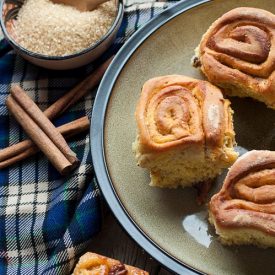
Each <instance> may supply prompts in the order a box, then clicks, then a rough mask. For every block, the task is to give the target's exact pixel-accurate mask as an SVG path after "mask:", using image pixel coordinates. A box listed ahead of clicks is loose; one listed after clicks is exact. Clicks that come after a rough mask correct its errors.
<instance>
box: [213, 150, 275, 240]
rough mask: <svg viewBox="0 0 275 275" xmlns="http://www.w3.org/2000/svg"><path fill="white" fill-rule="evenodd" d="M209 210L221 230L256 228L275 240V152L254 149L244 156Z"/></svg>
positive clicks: (228, 176) (230, 171) (229, 174)
mask: <svg viewBox="0 0 275 275" xmlns="http://www.w3.org/2000/svg"><path fill="white" fill-rule="evenodd" d="M209 210H210V213H211V217H212V220H214V223H215V224H216V225H217V226H218V227H219V228H224V229H227V228H228V229H229V228H231V229H234V228H236V229H240V228H247V229H255V230H259V231H261V232H264V233H266V234H267V235H269V236H274V237H275V152H272V151H255V150H254V151H251V152H248V153H246V154H245V155H243V156H242V157H240V158H239V159H238V160H237V161H236V162H235V163H234V164H233V166H232V167H231V168H230V170H229V172H228V175H227V177H226V179H225V181H224V184H223V187H222V189H221V190H220V192H219V193H218V194H216V195H214V196H213V197H212V198H211V201H210V205H209Z"/></svg>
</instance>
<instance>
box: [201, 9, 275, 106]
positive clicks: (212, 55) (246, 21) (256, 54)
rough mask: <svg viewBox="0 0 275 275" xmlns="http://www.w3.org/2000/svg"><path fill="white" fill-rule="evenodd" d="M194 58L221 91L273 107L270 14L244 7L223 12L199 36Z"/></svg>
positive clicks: (273, 23)
mask: <svg viewBox="0 0 275 275" xmlns="http://www.w3.org/2000/svg"><path fill="white" fill-rule="evenodd" d="M198 58H199V64H200V65H201V70H202V71H203V73H204V74H205V75H206V76H207V78H208V80H209V81H210V82H212V83H214V84H216V85H219V86H221V87H223V88H224V89H225V92H228V93H229V94H231V95H239V96H251V97H254V98H255V99H257V100H260V101H263V102H265V103H266V104H267V105H268V106H269V107H271V108H275V89H274V88H275V73H274V70H275V15H274V14H272V13H270V12H268V11H265V10H261V9H257V8H248V7H241V8H236V9H233V10H231V11H229V12H227V13H226V14H224V15H223V16H222V17H220V18H219V19H217V20H216V21H215V22H214V23H213V24H212V25H211V26H210V28H209V29H208V31H207V32H206V33H205V34H204V35H203V37H202V40H201V42H200V45H199V48H198ZM241 91H243V93H242V92H241ZM238 93H239V94H238Z"/></svg>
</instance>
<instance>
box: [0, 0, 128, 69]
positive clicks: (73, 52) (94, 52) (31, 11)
mask: <svg viewBox="0 0 275 275" xmlns="http://www.w3.org/2000/svg"><path fill="white" fill-rule="evenodd" d="M123 12H124V8H123V1H122V0H109V1H107V2H105V3H103V4H100V5H99V6H98V7H97V8H96V9H94V10H92V11H80V10H78V9H76V8H75V7H72V6H69V5H63V4H56V3H53V2H52V1H50V0H25V1H24V0H20V1H19V0H4V1H1V15H0V24H1V28H2V31H3V34H4V36H5V38H6V39H7V41H8V42H9V43H10V44H11V46H12V47H13V48H14V50H15V51H16V52H17V53H18V54H20V55H21V56H22V57H23V58H25V59H26V60H28V61H30V62H32V63H34V64H35V65H38V66H41V67H44V68H48V69H53V70H68V69H74V68H77V67H81V66H83V65H86V64H88V63H90V62H92V61H94V60H95V59H97V58H98V57H99V56H100V55H102V54H103V53H104V52H105V51H106V50H107V49H108V48H109V47H110V45H111V44H112V43H113V41H114V39H115V37H116V35H117V32H118V29H119V27H120V25H121V22H122V18H123Z"/></svg>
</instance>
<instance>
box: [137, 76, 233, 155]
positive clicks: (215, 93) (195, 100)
mask: <svg viewBox="0 0 275 275" xmlns="http://www.w3.org/2000/svg"><path fill="white" fill-rule="evenodd" d="M229 104H230V103H229V102H228V101H226V100H224V99H223V95H222V93H221V91H220V90H219V89H218V88H217V87H215V86H213V85H211V84H210V83H208V82H206V81H201V80H197V79H193V78H189V77H185V76H181V75H168V76H163V77H156V78H153V79H150V80H149V81H147V82H146V83H145V84H144V86H143V88H142V93H141V97H140V100H139V103H138V105H137V109H136V120H137V124H138V129H139V134H140V136H139V138H140V143H141V144H142V145H143V147H146V150H167V149H170V148H172V147H176V146H179V145H182V146H188V145H190V144H204V143H207V145H209V146H221V145H222V144H223V138H224V133H225V130H228V129H229V130H231V131H232V136H234V132H233V129H231V126H230V125H229V124H230V123H229V121H228V107H229Z"/></svg>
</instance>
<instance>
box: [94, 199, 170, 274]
mask: <svg viewBox="0 0 275 275" xmlns="http://www.w3.org/2000/svg"><path fill="white" fill-rule="evenodd" d="M103 209H104V210H103V216H104V219H103V224H102V230H101V231H100V233H99V234H97V235H96V236H95V237H94V238H93V240H92V242H91V244H90V246H89V251H91V252H95V253H98V254H102V255H105V256H108V257H111V258H114V259H118V260H120V261H121V262H123V263H125V264H129V265H133V266H136V267H139V268H141V269H143V270H146V271H148V272H149V273H150V275H155V274H156V275H171V274H173V273H171V272H169V271H167V270H166V269H164V268H163V267H162V266H161V265H160V264H159V263H158V262H157V261H156V260H155V259H153V258H152V257H151V256H150V255H149V254H148V253H146V252H145V251H144V250H143V249H142V248H140V247H139V246H138V245H137V244H136V243H135V242H134V241H133V240H132V239H131V238H130V236H129V235H128V234H127V233H126V232H125V231H124V230H123V229H122V227H121V226H120V224H119V223H118V221H117V220H116V219H115V217H114V216H113V214H112V213H111V211H110V209H109V208H108V206H106V204H105V203H103Z"/></svg>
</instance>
